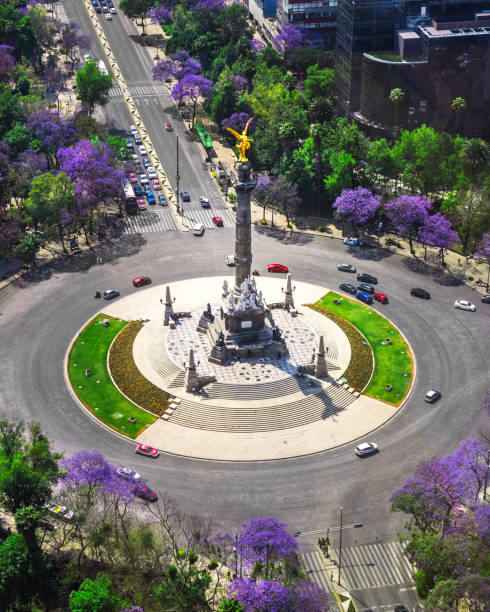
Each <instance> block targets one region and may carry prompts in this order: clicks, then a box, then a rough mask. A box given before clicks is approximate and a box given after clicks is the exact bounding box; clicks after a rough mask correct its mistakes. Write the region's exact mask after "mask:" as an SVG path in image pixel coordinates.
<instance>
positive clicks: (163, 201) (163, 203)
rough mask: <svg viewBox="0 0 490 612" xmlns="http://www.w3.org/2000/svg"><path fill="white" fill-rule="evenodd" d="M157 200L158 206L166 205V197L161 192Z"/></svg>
mask: <svg viewBox="0 0 490 612" xmlns="http://www.w3.org/2000/svg"><path fill="white" fill-rule="evenodd" d="M158 201H159V202H160V206H167V198H166V197H165V196H164V195H163V194H162V193H161V194H160V195H159V196H158Z"/></svg>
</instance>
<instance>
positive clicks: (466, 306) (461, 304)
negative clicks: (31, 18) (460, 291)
mask: <svg viewBox="0 0 490 612" xmlns="http://www.w3.org/2000/svg"><path fill="white" fill-rule="evenodd" d="M454 308H460V309H461V310H469V311H471V312H475V310H476V306H475V305H474V304H472V303H471V302H468V301H467V300H456V301H455V302H454Z"/></svg>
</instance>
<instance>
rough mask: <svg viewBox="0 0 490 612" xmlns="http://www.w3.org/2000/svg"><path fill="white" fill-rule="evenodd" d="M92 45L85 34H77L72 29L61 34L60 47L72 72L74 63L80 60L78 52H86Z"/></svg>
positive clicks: (67, 29) (66, 29)
mask: <svg viewBox="0 0 490 612" xmlns="http://www.w3.org/2000/svg"><path fill="white" fill-rule="evenodd" d="M91 45H92V40H91V39H90V37H89V36H87V35H86V34H83V33H81V32H77V31H76V30H73V29H72V28H65V29H64V30H63V32H62V33H61V41H60V47H61V50H62V51H63V53H64V54H65V57H66V59H67V60H68V59H69V60H70V64H71V70H72V72H73V70H74V67H75V63H76V62H78V61H79V60H80V52H81V51H88V50H89V49H90V47H91Z"/></svg>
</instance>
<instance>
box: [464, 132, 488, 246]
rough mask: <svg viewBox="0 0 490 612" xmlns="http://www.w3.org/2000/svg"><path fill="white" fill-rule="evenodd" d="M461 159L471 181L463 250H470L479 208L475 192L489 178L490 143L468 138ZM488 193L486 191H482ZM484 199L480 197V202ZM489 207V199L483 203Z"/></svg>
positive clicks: (465, 216) (480, 139)
mask: <svg viewBox="0 0 490 612" xmlns="http://www.w3.org/2000/svg"><path fill="white" fill-rule="evenodd" d="M461 161H462V163H463V169H464V172H465V174H466V176H467V177H468V180H469V182H470V184H469V187H470V188H469V192H468V196H467V206H466V213H465V215H464V230H463V236H462V239H463V251H464V252H465V253H467V252H468V245H469V243H470V238H471V234H472V231H473V219H474V216H475V212H476V211H477V210H478V208H479V206H478V203H479V201H478V198H477V197H475V192H478V187H480V186H481V184H482V183H483V180H484V178H485V179H487V180H488V167H489V145H488V143H487V142H486V141H485V140H483V138H472V139H471V140H467V141H466V142H465V143H464V145H463V148H462V150H461ZM480 193H481V194H482V195H483V194H486V191H485V190H483V191H480ZM481 201H482V199H481V198H480V203H481ZM483 205H484V207H485V208H487V209H488V201H487V203H486V205H485V204H483Z"/></svg>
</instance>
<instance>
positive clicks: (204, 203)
mask: <svg viewBox="0 0 490 612" xmlns="http://www.w3.org/2000/svg"><path fill="white" fill-rule="evenodd" d="M199 202H200V203H201V206H202V207H203V208H210V204H209V198H207V197H206V196H199Z"/></svg>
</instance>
